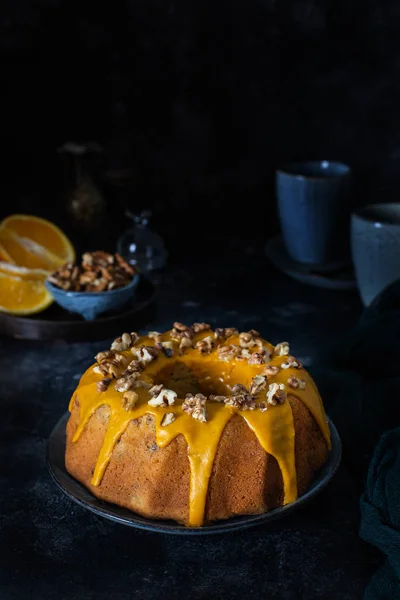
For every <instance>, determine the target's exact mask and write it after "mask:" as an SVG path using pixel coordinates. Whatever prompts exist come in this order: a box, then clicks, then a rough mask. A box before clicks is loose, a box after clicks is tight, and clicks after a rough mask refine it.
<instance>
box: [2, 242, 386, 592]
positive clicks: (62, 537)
mask: <svg viewBox="0 0 400 600" xmlns="http://www.w3.org/2000/svg"><path fill="white" fill-rule="evenodd" d="M216 261H217V259H213V261H210V263H209V264H208V265H204V264H201V263H198V262H196V261H194V262H193V263H192V264H191V265H190V266H188V265H182V266H174V267H170V268H169V269H168V270H167V272H166V273H165V274H164V275H163V276H162V277H161V278H160V285H159V287H160V291H159V296H158V316H157V318H156V320H155V321H154V322H153V323H151V329H157V330H163V329H167V328H169V327H170V325H171V323H172V321H174V320H180V321H183V322H188V323H189V322H193V321H194V320H205V321H209V322H210V323H212V324H219V325H220V326H230V325H234V326H238V327H239V328H240V329H242V330H245V329H246V328H247V329H248V328H251V327H254V328H256V329H259V330H260V331H261V332H262V334H263V335H264V336H265V337H266V338H267V339H270V340H271V341H272V342H275V343H277V342H278V341H281V340H283V339H288V340H289V341H291V345H292V347H293V351H294V354H295V355H297V356H298V357H299V358H300V359H302V360H303V361H304V362H305V364H306V365H307V364H310V363H311V362H312V359H313V357H314V356H315V355H317V354H318V353H319V352H320V351H322V350H324V349H325V348H327V346H329V345H330V344H331V343H332V342H334V341H335V340H338V339H340V336H341V335H342V334H343V332H345V331H346V330H347V329H348V328H349V327H350V326H351V325H352V324H354V323H355V321H356V320H357V318H358V316H359V314H360V310H361V306H360V303H359V300H358V297H357V294H356V293H352V292H333V291H327V290H323V289H318V288H313V287H307V286H305V285H302V284H300V283H297V282H294V281H292V280H290V279H288V278H287V277H286V276H284V275H281V274H279V273H277V272H276V271H274V270H273V269H272V268H271V267H270V266H269V265H268V264H267V261H266V260H265V259H264V258H263V257H262V256H261V255H258V254H257V253H254V248H252V247H250V248H248V251H247V253H246V254H245V255H244V256H243V254H241V255H240V256H239V255H238V256H236V255H235V253H234V252H233V253H232V254H231V256H229V257H225V258H222V257H221V263H218V261H217V262H216ZM222 261H223V263H222ZM115 333H116V335H117V334H119V333H120V332H115ZM108 343H109V340H105V341H104V342H96V343H80V344H69V345H67V344H66V343H64V342H62V341H55V342H46V343H36V342H35V343H34V342H27V341H22V340H11V339H4V338H3V339H1V340H0V346H1V357H2V358H1V369H0V387H1V401H0V402H1V420H0V423H1V425H0V427H1V435H0V461H1V462H0V464H1V467H0V490H1V495H0V506H1V509H0V556H1V560H0V598H1V599H2V600H27V599H31V598H32V599H33V598H34V599H36V598H38V599H41V598H46V599H57V600H58V599H60V598H62V599H68V600H72V599H74V600H75V599H78V598H79V599H84V600H91V599H96V600H100V599H104V600H105V599H107V600H108V599H112V600H126V599H130V598H141V599H142V598H143V599H146V598H151V599H153V598H154V599H155V598H191V599H193V600H195V599H209V598H241V599H247V598H279V599H292V598H293V599H299V598H304V599H307V600H311V599H314V598H337V599H338V600H339V599H340V600H353V599H356V598H361V597H362V593H363V590H364V587H365V585H366V583H367V581H368V580H369V577H370V575H371V573H372V571H373V570H374V569H375V568H376V565H377V564H378V561H379V557H377V555H376V554H375V553H374V551H373V550H372V549H371V548H370V547H369V546H368V545H367V544H365V543H364V542H362V541H361V540H360V539H359V537H358V535H357V530H358V523H359V509H358V498H359V492H360V490H359V487H358V486H357V484H356V483H355V481H354V479H353V478H352V474H351V472H349V470H348V469H347V467H346V462H345V460H344V461H343V462H342V465H341V467H340V469H339V471H338V473H337V475H336V476H335V478H334V480H333V481H332V482H331V484H330V485H329V486H328V487H327V488H326V489H325V490H324V492H323V493H322V494H321V495H320V496H318V497H317V498H316V499H315V500H314V501H313V502H312V503H311V504H310V505H308V506H306V507H305V508H303V509H301V511H299V512H297V513H294V514H293V515H291V516H288V517H287V518H285V519H284V520H282V521H279V522H275V523H273V524H271V525H268V526H262V527H257V528H254V529H249V530H245V531H242V532H236V533H229V534H220V535H216V536H206V537H198V538H197V537H190V538H184V537H181V536H179V537H176V536H168V535H164V534H157V533H147V532H143V531H139V530H135V529H130V528H127V527H124V526H122V525H117V524H114V523H112V522H109V521H107V520H103V519H101V518H100V517H97V516H95V515H93V514H92V513H90V512H88V511H86V510H85V509H83V508H81V507H80V506H77V505H76V504H74V503H73V502H71V500H70V499H69V498H67V497H66V496H64V495H63V493H62V492H61V491H60V490H59V489H58V488H57V487H56V486H55V484H54V483H53V481H52V480H51V478H50V476H49V474H48V472H47V469H46V464H45V453H46V442H47V438H48V436H49V434H50V432H51V430H52V427H53V426H54V424H55V423H56V421H57V420H58V419H59V417H60V416H61V415H62V414H63V413H64V412H65V411H66V410H67V404H68V400H69V397H70V395H71V393H72V391H73V389H74V387H75V386H76V384H77V382H78V379H79V377H80V375H81V373H82V372H83V370H84V369H86V368H87V367H88V366H89V365H90V364H91V362H92V359H93V356H94V354H95V353H96V352H97V351H99V350H100V349H103V348H106V347H107V345H108Z"/></svg>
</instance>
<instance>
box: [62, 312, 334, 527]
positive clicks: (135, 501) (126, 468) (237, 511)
mask: <svg viewBox="0 0 400 600" xmlns="http://www.w3.org/2000/svg"><path fill="white" fill-rule="evenodd" d="M96 360H97V362H96V364H94V365H92V366H91V367H90V368H89V369H88V370H87V371H86V372H85V374H84V375H83V376H82V378H81V380H80V382H79V385H78V387H77V389H76V390H75V392H74V393H73V395H72V398H71V401H70V405H69V410H70V413H71V414H70V418H69V420H68V424H67V436H66V437H67V440H66V454H65V464H66V468H67V470H68V471H69V473H70V474H71V475H72V476H73V477H75V478H76V479H77V480H79V481H80V482H81V483H82V484H83V485H85V486H86V487H87V488H88V489H89V490H90V491H91V492H92V493H93V494H94V495H95V496H97V497H98V498H101V499H103V500H106V501H108V502H112V503H114V504H118V505H120V506H123V507H126V508H129V509H130V510H132V511H135V512H136V513H139V514H140V515H143V516H145V517H148V518H154V519H174V520H176V521H178V522H181V523H184V524H185V525H187V526H191V527H200V526H201V525H203V524H204V523H209V522H211V521H215V520H217V519H227V518H229V517H232V516H236V515H245V514H259V513H263V512H266V511H268V510H271V509H273V508H276V507H278V506H282V505H285V504H288V503H289V502H293V501H294V500H296V498H297V497H298V496H299V495H301V494H303V493H304V492H305V491H306V490H307V488H308V487H309V485H310V483H311V482H312V480H313V478H314V477H315V474H316V472H317V471H318V470H319V469H320V468H321V467H322V465H323V464H324V463H325V462H326V460H327V457H328V452H329V449H330V434H329V427H328V423H327V419H326V415H325V412H324V408H323V404H322V401H321V398H320V396H319V394H318V390H317V388H316V386H315V384H314V382H313V380H312V379H311V377H310V375H309V374H308V373H307V371H306V370H305V369H304V368H303V367H302V365H301V364H300V362H299V360H297V359H295V358H294V357H293V356H291V354H290V349H289V344H288V343H287V342H281V343H279V344H277V345H276V346H272V345H271V344H270V343H268V342H266V341H265V340H264V339H263V338H262V337H261V336H260V334H259V333H258V332H257V331H255V330H251V331H249V332H244V333H240V334H239V332H238V331H237V330H236V329H234V328H220V329H215V330H214V331H212V330H211V328H210V326H209V325H207V324H206V323H194V324H193V325H191V326H185V325H183V324H181V323H174V326H173V328H172V330H171V331H167V332H166V333H158V332H156V331H152V332H149V334H148V335H147V336H141V337H139V336H138V335H137V334H136V333H124V334H123V335H122V336H121V337H119V338H117V339H116V340H115V341H114V342H113V343H112V345H111V348H110V350H106V351H105V352H100V353H99V354H97V356H96Z"/></svg>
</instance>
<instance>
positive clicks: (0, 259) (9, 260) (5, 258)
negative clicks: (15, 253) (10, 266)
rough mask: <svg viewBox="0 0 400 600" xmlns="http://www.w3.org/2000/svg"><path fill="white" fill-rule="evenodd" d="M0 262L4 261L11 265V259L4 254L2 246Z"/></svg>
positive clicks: (0, 247) (4, 250)
mask: <svg viewBox="0 0 400 600" xmlns="http://www.w3.org/2000/svg"><path fill="white" fill-rule="evenodd" d="M0 261H4V262H7V263H13V262H14V261H13V259H12V258H11V256H10V255H9V254H8V252H6V249H5V248H4V246H2V245H1V244H0Z"/></svg>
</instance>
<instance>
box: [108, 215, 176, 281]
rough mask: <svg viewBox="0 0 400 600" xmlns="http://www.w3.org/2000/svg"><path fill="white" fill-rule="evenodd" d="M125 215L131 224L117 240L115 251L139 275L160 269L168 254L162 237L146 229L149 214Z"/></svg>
mask: <svg viewBox="0 0 400 600" xmlns="http://www.w3.org/2000/svg"><path fill="white" fill-rule="evenodd" d="M125 215H126V216H127V217H128V218H129V219H131V220H132V222H133V223H132V227H130V228H129V229H127V230H126V231H125V232H124V233H123V234H122V235H121V236H120V237H119V238H118V240H117V251H118V252H119V253H120V254H121V256H123V258H124V259H125V260H126V261H127V262H128V263H129V264H131V265H133V266H135V267H137V268H138V269H139V270H140V272H141V273H148V272H150V271H153V270H155V269H161V268H162V267H163V266H164V265H165V263H166V261H167V257H168V253H167V250H166V248H165V245H164V240H163V239H162V237H161V236H160V235H159V234H158V233H156V232H155V231H152V230H151V229H150V228H149V227H148V223H149V219H150V217H151V212H150V211H148V210H144V211H142V212H141V213H139V214H134V213H132V212H131V211H129V210H126V211H125Z"/></svg>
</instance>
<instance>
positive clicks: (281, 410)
mask: <svg viewBox="0 0 400 600" xmlns="http://www.w3.org/2000/svg"><path fill="white" fill-rule="evenodd" d="M207 335H210V332H209V331H208V332H202V333H199V334H196V335H195V337H194V342H196V341H199V340H201V339H203V338H204V337H206V336H207ZM162 339H163V341H170V332H167V333H165V334H163V335H162ZM238 340H239V338H238V336H231V338H229V340H228V341H226V340H222V341H220V340H218V341H215V348H214V350H213V351H212V352H211V353H210V354H208V355H205V356H203V355H201V354H200V353H199V352H198V351H197V350H196V349H193V348H189V349H186V350H185V351H184V353H183V354H182V355H181V356H177V355H175V356H174V357H172V358H169V357H167V356H165V355H164V354H162V353H160V354H159V356H158V358H157V359H156V360H154V361H153V362H151V363H149V364H148V365H146V367H145V369H144V371H143V379H146V380H147V381H149V382H152V383H156V382H157V377H158V376H159V374H160V373H162V372H163V370H165V369H166V368H167V369H168V367H169V366H171V364H173V363H178V362H179V363H183V364H184V365H186V367H188V368H189V369H191V370H192V371H193V373H194V374H195V375H196V378H197V380H198V382H199V384H200V385H201V386H202V389H208V391H210V392H211V391H213V390H212V389H211V387H212V386H214V387H215V386H216V387H217V388H218V389H217V390H214V391H216V392H217V393H223V392H224V390H229V388H230V387H232V386H233V385H234V384H236V383H242V384H243V385H245V386H246V387H247V386H248V385H249V384H250V382H251V380H252V378H253V377H254V376H255V375H258V374H259V373H261V372H262V370H263V367H264V366H265V365H259V364H254V365H253V364H250V365H249V364H248V363H247V361H239V360H235V359H234V360H232V361H229V362H223V361H221V360H219V359H218V354H217V350H218V346H221V345H225V344H227V343H229V344H237V343H238ZM263 342H264V341H263ZM142 344H143V345H146V346H154V345H155V342H154V340H153V339H150V338H148V337H147V336H143V337H141V338H140V339H139V340H138V342H137V343H136V346H137V347H140V345H142ZM264 344H265V346H266V347H268V348H269V350H270V351H271V352H272V351H273V346H271V344H268V343H267V342H264ZM255 350H257V348H255ZM125 354H126V355H130V354H129V351H127V352H126V353H125ZM286 358H287V357H285V356H276V357H274V358H272V359H271V361H270V363H269V364H271V365H277V366H279V365H280V364H281V363H283V362H285V359H286ZM93 367H94V365H93V366H91V367H90V368H89V369H88V370H87V371H86V373H85V374H84V375H83V376H82V378H81V381H80V383H79V386H78V388H77V390H76V391H75V393H74V395H73V396H72V398H71V402H70V407H69V408H70V411H71V410H72V405H73V402H74V400H75V399H76V398H77V399H78V400H79V404H80V420H79V425H78V427H77V429H76V431H75V433H74V436H73V440H72V441H73V442H76V441H77V440H78V439H79V437H80V436H81V434H82V432H83V430H84V428H85V426H86V424H87V423H88V421H89V419H90V418H91V416H92V415H93V414H94V413H95V411H96V410H97V409H98V408H99V407H100V406H103V405H107V406H108V407H109V409H110V417H109V423H108V428H107V432H106V435H105V438H104V441H103V445H102V448H101V450H100V453H99V456H98V459H97V463H96V466H95V469H94V473H93V477H92V484H93V485H95V486H99V485H100V484H101V481H102V477H103V475H104V473H105V470H106V468H107V465H108V464H109V462H110V459H111V456H112V453H113V449H114V446H115V444H116V443H117V441H118V439H119V438H120V437H121V435H122V434H123V433H124V431H125V430H126V428H127V427H128V425H129V423H130V421H132V420H135V419H138V418H140V417H142V416H144V415H146V414H150V415H152V416H153V417H154V419H155V426H156V443H157V446H159V447H160V448H163V447H165V446H167V445H168V444H169V443H170V442H171V441H172V440H173V439H174V438H176V437H177V436H178V435H183V436H184V438H185V440H186V443H187V447H188V459H189V464H190V472H191V478H190V498H189V519H188V522H189V525H190V526H192V527H199V526H201V525H202V524H203V522H204V514H205V508H206V502H207V493H208V484H209V480H210V476H211V473H212V468H213V463H214V458H215V454H216V452H217V448H218V443H219V440H220V438H221V435H222V433H223V431H224V429H225V426H226V424H227V423H228V422H229V420H230V419H231V418H232V417H233V416H234V415H237V414H238V415H240V416H241V417H242V418H243V419H244V420H245V421H246V423H247V425H248V426H249V427H250V429H251V430H252V431H253V432H254V434H255V435H256V437H257V439H258V441H259V443H260V445H261V446H262V447H263V448H264V450H265V451H266V452H268V453H269V454H270V455H272V456H273V457H274V458H275V459H276V461H277V463H278V465H279V467H280V470H281V473H282V479H283V488H284V504H287V503H289V502H293V501H294V500H296V498H297V478H296V468H295V430H294V423H293V415H292V409H291V406H290V402H288V401H286V402H284V403H283V404H279V405H276V406H269V407H268V410H266V411H265V412H261V411H260V410H259V409H256V410H253V411H250V410H237V409H234V408H232V407H229V406H225V405H224V404H220V403H218V402H207V422H206V423H202V422H199V421H196V420H195V419H193V418H192V417H191V416H190V415H188V414H186V413H185V412H184V411H183V410H182V407H181V404H182V401H183V397H181V398H180V399H178V400H177V402H176V403H175V404H174V405H172V406H168V407H166V408H160V407H156V408H154V407H152V406H150V405H149V404H148V400H149V393H148V391H147V390H146V389H144V388H136V389H135V391H136V392H137V393H138V396H139V398H138V401H137V404H136V406H135V407H134V408H133V409H132V410H129V411H126V410H125V409H124V408H123V407H122V404H121V396H122V395H121V392H117V391H116V390H115V389H114V383H111V384H110V386H109V387H108V389H107V391H105V392H103V393H100V392H99V391H98V390H97V385H96V384H97V382H98V381H99V380H100V379H101V375H99V374H98V373H95V372H94V371H93ZM299 374H301V378H302V380H304V381H305V382H306V387H305V389H296V390H290V389H288V394H289V395H292V396H295V397H297V398H298V399H299V400H301V402H303V403H304V405H305V406H306V407H307V409H308V410H309V411H310V413H311V414H312V416H313V417H314V419H315V421H316V423H317V424H318V426H319V428H320V430H321V432H322V434H323V436H324V438H325V440H326V442H327V445H328V447H329V448H330V434H329V427H328V424H327V420H326V416H325V412H324V408H323V404H322V400H321V398H320V396H319V393H318V390H317V388H316V386H315V384H314V382H313V380H312V379H311V377H310V375H309V374H308V373H307V372H306V371H305V370H304V369H301V370H299V369H296V368H289V369H280V370H279V372H278V373H277V374H276V375H274V376H270V377H269V382H274V383H284V384H286V383H287V380H288V378H289V377H290V376H295V377H296V376H300V375H299ZM261 396H262V397H265V391H264V392H260V397H261ZM168 412H172V413H173V414H174V415H175V417H176V418H175V420H174V421H173V422H172V423H171V424H170V425H168V426H167V427H162V426H161V421H162V418H163V416H164V415H165V414H166V413H168Z"/></svg>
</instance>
